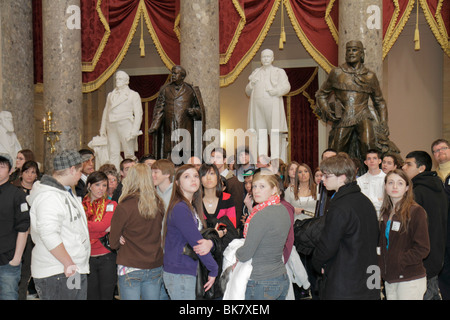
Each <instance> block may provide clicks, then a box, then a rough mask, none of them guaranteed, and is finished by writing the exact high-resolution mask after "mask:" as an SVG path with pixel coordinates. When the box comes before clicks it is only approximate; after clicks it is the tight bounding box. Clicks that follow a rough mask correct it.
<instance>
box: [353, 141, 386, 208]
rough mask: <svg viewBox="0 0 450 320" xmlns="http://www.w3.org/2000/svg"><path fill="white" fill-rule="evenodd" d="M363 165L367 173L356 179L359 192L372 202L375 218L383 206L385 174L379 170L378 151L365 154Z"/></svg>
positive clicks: (373, 150)
mask: <svg viewBox="0 0 450 320" xmlns="http://www.w3.org/2000/svg"><path fill="white" fill-rule="evenodd" d="M364 164H365V165H366V166H367V169H368V170H367V172H366V173H365V174H363V175H362V176H360V177H359V178H357V179H356V182H357V183H358V186H359V187H360V188H361V192H362V193H363V194H364V195H365V196H366V197H367V198H369V200H370V201H372V203H373V205H374V207H375V210H376V211H377V217H379V215H380V209H381V205H382V204H383V194H384V177H386V174H385V173H384V172H383V170H381V169H380V164H381V157H380V153H379V152H378V150H375V149H371V150H369V151H367V153H366V160H364Z"/></svg>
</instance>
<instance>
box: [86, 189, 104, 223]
mask: <svg viewBox="0 0 450 320" xmlns="http://www.w3.org/2000/svg"><path fill="white" fill-rule="evenodd" d="M106 201H107V199H105V198H99V199H97V200H94V201H92V202H91V199H90V198H89V195H86V196H85V197H84V199H83V207H84V211H85V212H86V217H87V220H88V221H94V222H98V221H102V219H103V215H104V214H105V211H106Z"/></svg>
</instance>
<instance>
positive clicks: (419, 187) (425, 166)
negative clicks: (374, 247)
mask: <svg viewBox="0 0 450 320" xmlns="http://www.w3.org/2000/svg"><path fill="white" fill-rule="evenodd" d="M432 165H433V160H432V159H431V156H430V155H429V154H428V153H427V152H425V151H421V150H418V151H412V152H410V153H408V154H407V155H406V159H405V163H404V165H403V167H402V169H403V171H405V172H406V175H407V176H408V177H409V178H410V179H411V181H412V183H413V192H414V200H415V201H416V202H417V203H418V204H419V205H420V206H422V207H423V208H424V209H425V211H426V212H427V217H428V234H429V235H430V253H429V254H428V257H426V258H425V259H424V260H423V264H424V266H425V269H426V270H427V291H426V292H425V295H424V300H440V299H441V296H440V294H439V284H438V282H439V281H438V275H439V273H440V272H441V270H442V266H443V263H444V254H445V245H446V242H447V241H446V239H447V220H448V217H447V216H448V200H447V197H446V194H445V191H444V186H443V184H442V180H441V179H440V178H439V177H438V175H437V173H436V171H431V167H432Z"/></svg>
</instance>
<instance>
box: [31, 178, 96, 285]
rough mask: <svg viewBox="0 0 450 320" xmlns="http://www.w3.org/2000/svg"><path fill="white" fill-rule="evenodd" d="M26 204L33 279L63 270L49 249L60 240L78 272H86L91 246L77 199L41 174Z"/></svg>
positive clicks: (83, 215)
mask: <svg viewBox="0 0 450 320" xmlns="http://www.w3.org/2000/svg"><path fill="white" fill-rule="evenodd" d="M27 201H28V204H29V205H30V207H31V209H30V221H31V228H30V233H31V238H32V240H33V242H34V244H35V246H34V248H33V251H32V256H31V275H32V277H33V278H37V279H39V278H47V277H50V276H53V275H56V274H61V273H64V266H63V264H62V263H61V262H59V261H58V260H57V259H56V258H55V256H53V254H51V253H50V251H51V250H53V249H55V248H56V247H57V246H59V245H60V244H61V243H63V244H64V247H65V249H66V251H67V252H68V254H69V255H70V257H71V258H72V260H73V262H74V263H75V264H76V266H77V268H78V272H79V273H81V274H87V273H89V256H90V254H91V245H90V240H89V231H88V227H87V219H86V213H85V211H84V209H83V206H82V204H81V201H80V199H79V198H77V197H76V196H75V197H73V196H71V195H70V193H69V192H68V191H67V190H66V189H65V188H64V186H62V185H61V184H59V183H58V182H57V181H56V180H55V179H54V178H53V177H51V176H48V175H44V176H43V177H42V179H41V181H37V182H35V183H34V185H33V188H32V190H31V193H30V195H29V196H28V197H27Z"/></svg>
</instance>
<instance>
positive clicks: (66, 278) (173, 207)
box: [0, 139, 450, 300]
mask: <svg viewBox="0 0 450 320" xmlns="http://www.w3.org/2000/svg"><path fill="white" fill-rule="evenodd" d="M449 147H450V145H449V142H448V141H447V140H444V139H439V140H436V141H435V142H433V143H432V145H431V153H432V156H433V157H434V160H435V161H436V168H435V171H433V170H432V168H433V158H432V157H431V156H430V155H429V154H428V153H427V152H425V151H412V152H409V153H408V154H407V155H406V158H405V160H403V159H401V158H400V156H399V155H398V154H387V155H384V156H383V157H381V155H380V153H379V152H378V151H377V150H369V151H368V152H367V154H366V160H365V161H364V164H362V163H359V161H358V160H355V159H352V158H350V157H349V156H348V155H347V154H345V153H338V152H336V151H335V150H332V149H327V150H325V151H324V152H323V153H322V159H321V162H320V165H319V167H317V168H314V167H312V166H311V165H310V164H307V163H304V162H301V161H291V162H289V163H286V164H285V163H283V162H282V161H281V160H280V159H270V158H268V157H266V156H260V157H258V159H256V161H252V160H253V159H251V157H250V153H249V150H248V149H246V148H238V150H237V151H236V158H233V157H230V158H228V157H227V154H226V151H225V150H224V149H223V148H215V149H214V150H213V151H212V152H211V154H210V158H208V159H206V161H205V162H201V161H200V160H199V159H198V158H195V157H192V158H190V159H189V161H188V163H186V164H182V165H175V164H174V163H172V162H171V161H170V160H169V159H159V160H157V159H155V158H154V157H153V156H152V155H145V156H143V157H142V158H141V159H140V160H139V161H135V160H132V159H124V160H123V161H122V162H121V163H120V167H119V168H116V167H115V166H114V165H111V164H104V165H102V166H100V167H99V168H98V169H96V166H95V155H94V153H93V152H92V151H91V150H89V149H82V150H78V151H76V150H64V151H62V152H60V153H58V154H56V155H55V158H54V161H53V172H51V173H45V174H42V173H41V172H40V170H39V168H40V166H39V164H38V163H37V162H36V160H35V159H34V156H33V152H32V151H31V150H21V151H19V152H18V154H17V160H16V162H15V166H14V167H13V163H14V162H13V161H12V159H11V157H10V156H9V155H7V154H0V202H1V203H2V205H1V206H0V219H1V220H2V224H0V238H1V239H2V240H3V241H2V242H1V245H0V249H1V250H0V299H2V300H6V299H13V300H14V299H16V300H17V299H20V300H26V299H27V298H28V299H30V297H36V298H38V299H41V300H58V299H67V300H69V299H80V300H84V299H87V300H113V299H121V300H139V299H142V300H205V299H207V300H208V299H213V300H221V299H229V298H240V299H246V300H252V299H256V300H263V299H273V300H285V299H296V300H301V299H323V300H327V299H367V300H369V299H370V300H378V299H387V300H396V299H399V300H403V299H409V300H412V299H417V300H422V299H426V300H437V299H445V300H447V299H450V234H449V233H448V224H449V223H450V221H449V219H448V214H449V201H450V181H449V180H450V149H449ZM363 165H364V168H365V171H366V173H365V174H363V175H361V176H358V172H361V171H360V169H361V167H362V166H363Z"/></svg>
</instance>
